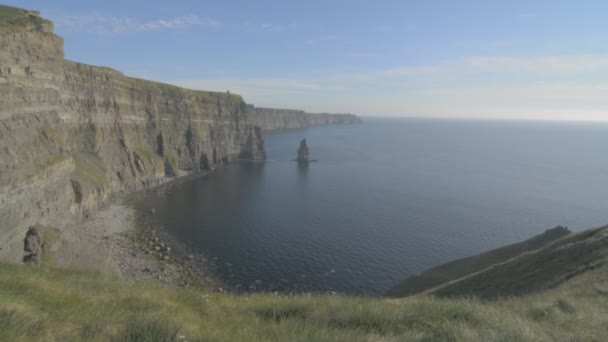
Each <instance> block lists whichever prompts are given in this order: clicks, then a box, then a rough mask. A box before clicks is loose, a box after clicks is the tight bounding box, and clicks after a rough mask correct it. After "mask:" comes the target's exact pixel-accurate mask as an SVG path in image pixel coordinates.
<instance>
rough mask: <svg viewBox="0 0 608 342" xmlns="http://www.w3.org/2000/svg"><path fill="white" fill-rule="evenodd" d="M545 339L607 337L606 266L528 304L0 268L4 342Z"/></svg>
mask: <svg viewBox="0 0 608 342" xmlns="http://www.w3.org/2000/svg"><path fill="white" fill-rule="evenodd" d="M182 336H183V337H184V338H185V339H186V340H187V341H404V340H405V341H410V340H411V341H436V340H442V341H449V340H463V341H465V340H466V341H532V340H534V341H543V340H547V341H549V340H578V341H583V340H598V341H601V340H606V339H607V338H608V270H607V269H606V268H605V267H600V268H597V269H594V270H591V271H589V272H586V273H584V274H581V275H579V276H577V277H574V278H572V279H570V280H568V281H567V282H565V283H563V284H562V285H561V286H560V287H558V288H555V289H552V290H548V291H545V292H542V293H538V294H534V295H530V296H523V297H521V298H515V299H509V300H498V301H492V302H484V301H480V300H477V299H473V298H454V299H437V298H433V297H426V296H415V297H409V298H405V299H379V298H364V297H344V296H328V295H301V296H293V297H288V296H274V295H268V294H256V295H242V296H236V295H230V294H220V293H212V292H205V291H203V290H196V289H171V288H166V287H162V286H160V285H156V284H152V283H137V284H134V283H127V282H123V281H120V280H116V279H112V278H110V277H107V276H104V275H101V274H96V273H88V272H79V271H68V270H58V269H48V268H35V267H27V266H23V265H7V264H0V340H1V341H64V340H70V341H74V340H75V341H79V340H81V341H179V340H180V339H181V338H182Z"/></svg>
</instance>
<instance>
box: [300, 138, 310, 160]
mask: <svg viewBox="0 0 608 342" xmlns="http://www.w3.org/2000/svg"><path fill="white" fill-rule="evenodd" d="M309 161H310V150H309V149H308V144H307V143H306V139H302V141H300V147H299V148H298V163H308V162H309Z"/></svg>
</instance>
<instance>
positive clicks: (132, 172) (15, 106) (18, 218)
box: [0, 8, 342, 262]
mask: <svg viewBox="0 0 608 342" xmlns="http://www.w3.org/2000/svg"><path fill="white" fill-rule="evenodd" d="M9 9H10V10H11V11H13V10H14V11H13V12H14V13H17V15H13V16H12V17H11V18H2V17H1V15H0V261H11V262H20V261H21V260H22V258H23V253H24V251H23V243H24V242H23V241H24V238H25V236H26V233H27V231H28V229H29V227H32V226H36V225H43V226H49V227H63V226H64V225H66V222H67V221H70V222H72V221H73V219H74V218H75V217H84V216H86V213H87V211H88V210H91V209H93V208H96V207H97V206H99V204H100V203H102V202H104V201H105V200H106V199H107V198H108V196H109V195H110V194H112V193H115V192H125V191H134V190H139V189H143V188H146V187H149V186H153V185H156V184H159V183H162V182H165V181H166V180H168V179H171V178H172V177H175V176H177V175H180V174H184V173H189V172H198V171H203V170H211V169H214V168H216V167H217V166H218V165H221V164H225V163H229V162H231V161H233V160H236V159H238V158H244V159H257V160H260V159H264V158H265V153H264V144H263V139H262V129H280V128H295V127H306V126H309V125H313V124H321V123H339V122H340V121H341V120H342V119H337V118H335V119H332V116H331V115H329V114H324V115H322V116H319V117H316V116H311V115H310V114H306V113H303V112H301V113H300V112H297V113H284V114H280V113H273V114H272V115H266V114H259V112H256V113H257V114H256V113H253V112H252V111H251V108H252V107H248V105H247V104H246V103H245V102H244V101H243V99H242V98H241V96H239V95H234V94H227V93H216V92H204V91H194V90H189V89H183V88H179V87H175V86H171V85H167V84H161V83H156V82H150V81H145V80H141V79H136V78H131V77H126V76H124V75H123V74H122V73H120V72H118V71H115V70H112V69H108V68H104V67H96V66H91V65H85V64H82V63H77V62H72V61H67V60H65V59H64V51H63V39H62V38H61V37H58V36H56V35H55V34H53V25H52V23H51V22H50V21H47V20H45V19H43V18H40V17H38V16H37V13H35V12H26V11H23V12H22V13H21V14H20V12H19V11H20V10H18V9H12V8H9ZM5 12H6V11H5ZM8 12H10V11H8ZM0 14H2V13H0ZM339 117H340V118H342V117H341V116H339ZM274 120H278V122H274Z"/></svg>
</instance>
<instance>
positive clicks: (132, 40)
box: [4, 0, 608, 120]
mask: <svg viewBox="0 0 608 342" xmlns="http://www.w3.org/2000/svg"><path fill="white" fill-rule="evenodd" d="M4 3H6V4H9V5H14V6H19V7H25V8H30V9H38V10H40V11H41V12H42V15H43V16H45V17H47V18H49V19H51V20H53V21H54V22H55V23H56V29H55V31H56V33H57V34H59V35H61V36H63V37H64V38H65V51H66V57H67V58H68V59H71V60H76V61H79V62H84V63H89V64H95V65H104V66H109V67H112V68H115V69H118V70H120V71H123V72H124V73H125V74H128V75H132V76H137V77H143V78H148V79H153V80H158V81H163V82H170V83H174V84H178V85H182V86H187V87H192V88H198V89H205V90H219V91H225V90H226V89H230V90H231V91H232V92H234V93H240V94H241V95H243V97H244V98H245V100H246V101H247V102H250V103H253V104H256V105H260V106H274V107H289V108H302V109H306V110H310V111H332V112H354V113H357V114H361V115H382V116H440V117H487V118H536V119H566V120H608V1H559V0H557V1H555V0H554V1H492V0H485V1H481V0H478V1H466V0H460V1H451V0H450V1H447V0H446V1H432V0H430V1H405V0H404V1H375V2H374V1H352V0H351V1H331V0H325V1H297V2H296V1H287V0H284V1H264V0H257V1H235V0H233V1H215V2H210V1H193V0H185V1H171V2H170V1H153V0H147V1H140V0H122V1H116V0H105V1H95V2H93V1H82V0H79V1H76V0H54V1H29V0H25V1H24V0H19V1H8V0H5V1H4Z"/></svg>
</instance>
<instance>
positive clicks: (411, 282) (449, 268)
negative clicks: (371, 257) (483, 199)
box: [386, 227, 570, 298]
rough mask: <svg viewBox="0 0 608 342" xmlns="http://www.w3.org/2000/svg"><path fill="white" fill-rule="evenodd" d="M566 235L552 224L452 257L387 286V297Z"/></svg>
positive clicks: (405, 293)
mask: <svg viewBox="0 0 608 342" xmlns="http://www.w3.org/2000/svg"><path fill="white" fill-rule="evenodd" d="M568 234H570V231H569V230H568V229H567V228H564V227H556V228H553V229H549V230H547V231H546V232H544V233H542V234H540V235H537V236H535V237H533V238H531V239H528V240H526V241H523V242H519V243H515V244H512V245H507V246H504V247H500V248H497V249H493V250H491V251H488V252H485V253H482V254H479V255H475V256H471V257H467V258H462V259H458V260H454V261H451V262H448V263H445V264H443V265H439V266H437V267H434V268H431V269H430V270H427V271H424V272H422V273H420V274H415V275H413V276H411V277H409V278H407V279H405V280H404V281H403V282H401V283H400V284H398V285H397V286H395V287H394V288H392V289H390V290H389V291H388V292H387V293H386V296H387V297H396V298H398V297H405V296H411V295H413V294H417V293H420V292H424V291H426V290H429V289H431V288H434V287H437V286H439V285H442V284H445V283H448V282H451V281H454V280H457V279H460V278H462V277H465V276H467V275H470V274H472V273H476V272H479V271H482V270H484V269H486V268H488V267H490V266H492V265H495V264H498V263H501V262H505V261H507V260H509V259H511V258H514V257H516V256H518V255H520V254H522V253H525V252H529V251H534V250H537V249H539V248H542V247H544V246H547V245H548V244H550V243H552V242H554V241H556V240H558V239H560V238H563V237H564V236H567V235H568Z"/></svg>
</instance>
